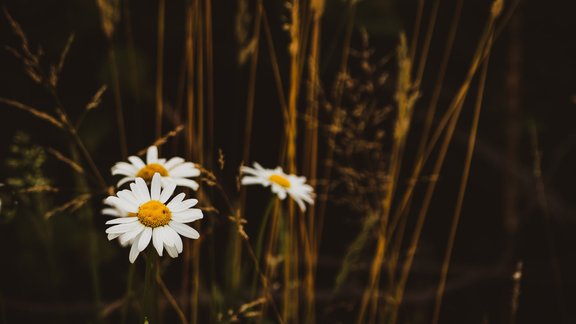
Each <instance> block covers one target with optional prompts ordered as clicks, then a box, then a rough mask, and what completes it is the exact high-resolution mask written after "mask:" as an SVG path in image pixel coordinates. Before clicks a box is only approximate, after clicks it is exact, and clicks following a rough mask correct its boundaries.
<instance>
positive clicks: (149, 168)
mask: <svg viewBox="0 0 576 324" xmlns="http://www.w3.org/2000/svg"><path fill="white" fill-rule="evenodd" d="M156 172H158V173H160V175H161V176H163V177H165V176H167V175H168V170H166V168H164V167H163V166H161V165H160V164H158V163H150V164H148V165H146V166H145V167H143V168H142V169H140V171H138V173H137V174H136V177H138V178H142V179H144V181H146V182H150V181H152V177H153V176H154V173H156Z"/></svg>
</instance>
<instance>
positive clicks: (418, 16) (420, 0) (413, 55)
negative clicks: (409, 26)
mask: <svg viewBox="0 0 576 324" xmlns="http://www.w3.org/2000/svg"><path fill="white" fill-rule="evenodd" d="M423 13H424V0H418V7H417V9H416V19H414V29H413V31H412V43H411V44H410V61H412V62H414V59H415V58H416V48H417V46H418V37H419V36H420V26H421V25H422V17H423V16H424V15H423Z"/></svg>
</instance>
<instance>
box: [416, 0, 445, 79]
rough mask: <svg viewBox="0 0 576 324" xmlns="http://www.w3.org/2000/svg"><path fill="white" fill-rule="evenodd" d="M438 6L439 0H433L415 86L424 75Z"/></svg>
mask: <svg viewBox="0 0 576 324" xmlns="http://www.w3.org/2000/svg"><path fill="white" fill-rule="evenodd" d="M439 7H440V0H436V1H434V5H433V6H432V13H431V14H430V21H429V22H428V27H427V28H426V30H427V32H426V38H425V39H424V45H423V46H422V53H420V61H419V62H418V71H417V73H416V77H415V79H414V80H415V81H414V84H415V86H416V87H419V86H420V82H421V81H422V76H423V75H424V68H425V67H426V61H427V59H428V52H429V51H430V44H432V36H433V35H434V27H435V26H436V18H438V8H439ZM452 28H454V26H452ZM412 62H413V61H412Z"/></svg>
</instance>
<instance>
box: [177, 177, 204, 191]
mask: <svg viewBox="0 0 576 324" xmlns="http://www.w3.org/2000/svg"><path fill="white" fill-rule="evenodd" d="M174 181H176V184H177V185H179V186H183V187H188V188H190V189H192V190H194V191H196V190H198V187H199V186H200V185H198V182H196V181H194V180H190V179H182V178H181V179H174Z"/></svg>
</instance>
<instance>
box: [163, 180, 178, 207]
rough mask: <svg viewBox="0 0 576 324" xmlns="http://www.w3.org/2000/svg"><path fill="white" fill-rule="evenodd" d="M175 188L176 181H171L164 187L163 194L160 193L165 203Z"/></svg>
mask: <svg viewBox="0 0 576 324" xmlns="http://www.w3.org/2000/svg"><path fill="white" fill-rule="evenodd" d="M174 189H176V183H175V182H173V181H169V182H168V183H167V185H166V187H164V190H162V194H160V202H161V203H163V204H164V203H165V202H166V201H168V198H170V196H172V194H173V193H174Z"/></svg>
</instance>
